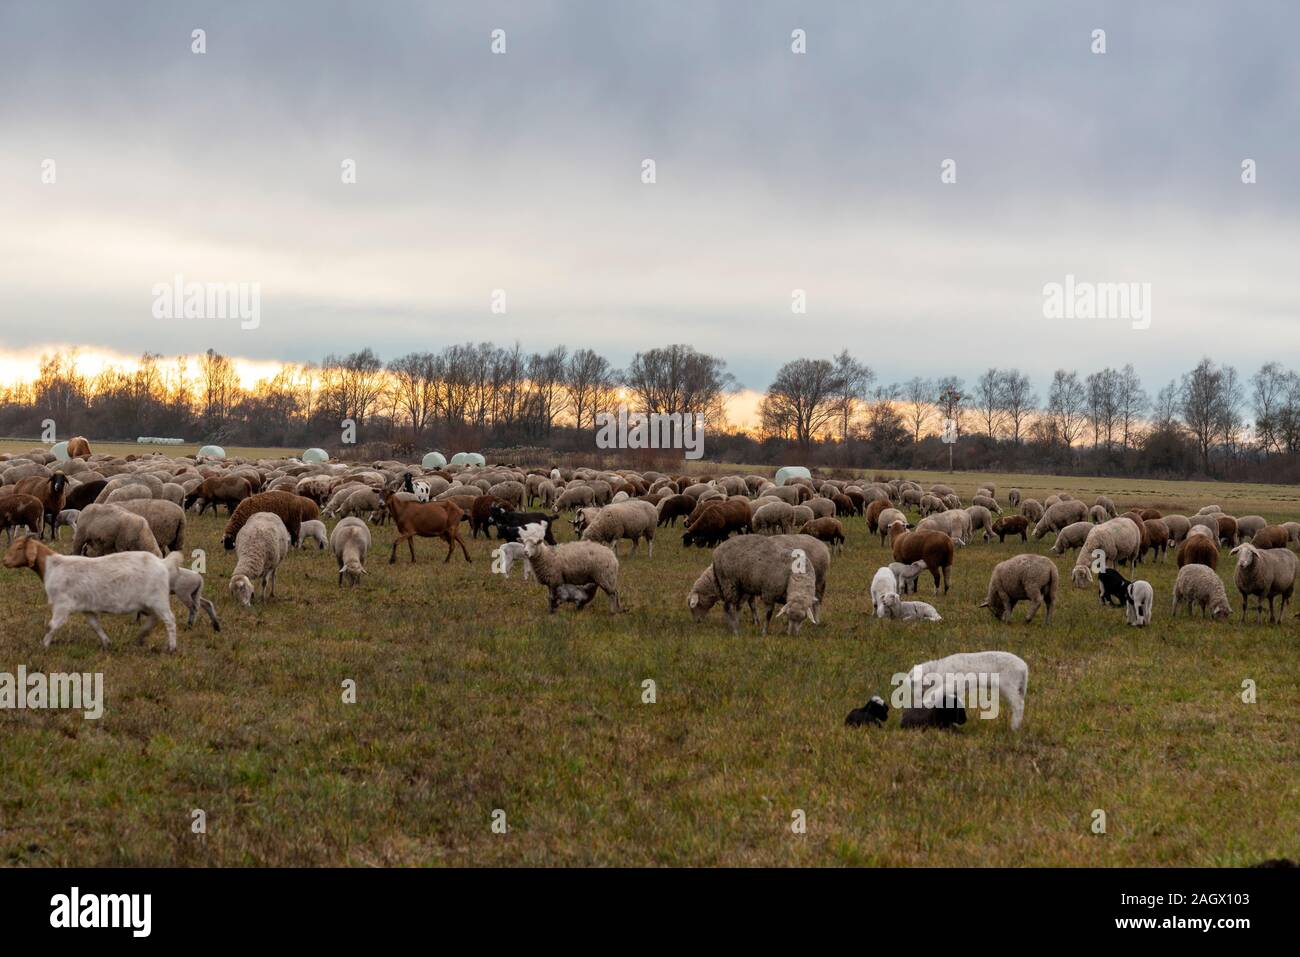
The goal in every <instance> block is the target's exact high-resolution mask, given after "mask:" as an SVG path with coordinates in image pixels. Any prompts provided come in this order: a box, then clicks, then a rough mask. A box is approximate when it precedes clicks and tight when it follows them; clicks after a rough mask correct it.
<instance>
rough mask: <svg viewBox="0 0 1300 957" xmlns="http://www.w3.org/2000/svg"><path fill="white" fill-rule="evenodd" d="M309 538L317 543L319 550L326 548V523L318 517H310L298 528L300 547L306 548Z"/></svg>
mask: <svg viewBox="0 0 1300 957" xmlns="http://www.w3.org/2000/svg"><path fill="white" fill-rule="evenodd" d="M309 540H310V541H314V542H315V543H316V547H317V550H318V551H323V550H324V549H325V545H326V542H327V539H326V538H325V523H324V522H322V521H321V520H320V519H318V518H313V519H308V520H307V521H305V522H303V523H302V526H301V527H300V528H299V529H298V547H299V548H306V547H307V542H308V541H309Z"/></svg>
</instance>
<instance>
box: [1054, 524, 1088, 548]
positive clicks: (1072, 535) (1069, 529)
mask: <svg viewBox="0 0 1300 957" xmlns="http://www.w3.org/2000/svg"><path fill="white" fill-rule="evenodd" d="M1092 529H1093V525H1092V522H1073V523H1071V524H1069V525H1067V526H1065V528H1063V529H1061V530H1060V531H1059V532H1057V533H1056V541H1055V542H1054V543H1053V545H1052V549H1051V550H1052V552H1053V553H1054V554H1057V555H1064V554H1065V553H1066V552H1067V551H1069V550H1070V549H1072V548H1078V547H1080V546H1081V545H1082V544H1083V543H1084V542H1085V541H1086V540H1087V538H1088V533H1089V532H1091V531H1092Z"/></svg>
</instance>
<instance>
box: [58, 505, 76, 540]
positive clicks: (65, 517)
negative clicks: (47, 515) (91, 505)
mask: <svg viewBox="0 0 1300 957" xmlns="http://www.w3.org/2000/svg"><path fill="white" fill-rule="evenodd" d="M80 517H81V509H79V508H65V509H64V510H63V511H61V512H60V513H59V515H58V517H57V518H56V519H55V520H54V537H55V538H58V537H59V529H61V528H65V527H66V528H70V529H72V532H73V534H76V531H77V520H78V519H79V518H80Z"/></svg>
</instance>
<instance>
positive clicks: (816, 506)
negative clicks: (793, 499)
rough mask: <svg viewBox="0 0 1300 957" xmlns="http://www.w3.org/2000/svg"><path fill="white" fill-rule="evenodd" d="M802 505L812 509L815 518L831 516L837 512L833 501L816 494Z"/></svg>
mask: <svg viewBox="0 0 1300 957" xmlns="http://www.w3.org/2000/svg"><path fill="white" fill-rule="evenodd" d="M804 507H805V508H810V509H812V513H813V515H815V516H816V517H817V518H831V517H833V516H834V515H835V514H836V513H837V512H838V509H837V508H836V505H835V502H833V501H831V500H830V499H828V498H822V497H820V496H817V495H814V496H813V497H812V498H810V499H808V501H807V502H805V503H804Z"/></svg>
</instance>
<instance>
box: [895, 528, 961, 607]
mask: <svg viewBox="0 0 1300 957" xmlns="http://www.w3.org/2000/svg"><path fill="white" fill-rule="evenodd" d="M962 514H965V513H962ZM889 538H890V546H891V549H892V551H893V555H894V561H896V562H915V561H918V560H924V561H925V564H926V567H927V568H929V570H930V574H931V575H933V576H934V591H935V594H938V592H939V578H940V575H941V574H942V577H943V590H944V592H945V593H947V591H948V586H949V583H950V582H949V579H950V576H951V569H952V559H953V551H954V549H953V540H952V539H951V538H949V537H948V536H947V535H945V534H944V533H943V532H935V531H921V530H919V529H918V530H917V531H915V532H909V531H907V526H906V523H904V522H894V523H893V524H892V525H890V526H889Z"/></svg>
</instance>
